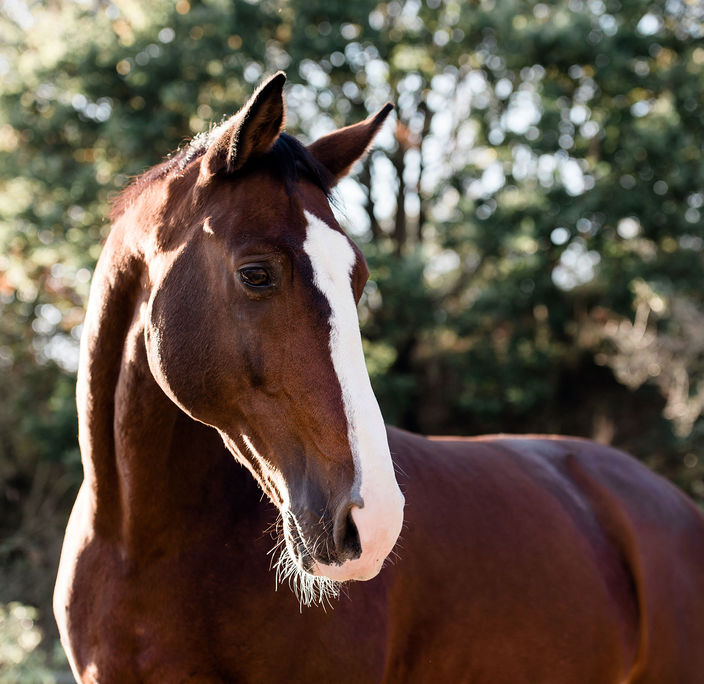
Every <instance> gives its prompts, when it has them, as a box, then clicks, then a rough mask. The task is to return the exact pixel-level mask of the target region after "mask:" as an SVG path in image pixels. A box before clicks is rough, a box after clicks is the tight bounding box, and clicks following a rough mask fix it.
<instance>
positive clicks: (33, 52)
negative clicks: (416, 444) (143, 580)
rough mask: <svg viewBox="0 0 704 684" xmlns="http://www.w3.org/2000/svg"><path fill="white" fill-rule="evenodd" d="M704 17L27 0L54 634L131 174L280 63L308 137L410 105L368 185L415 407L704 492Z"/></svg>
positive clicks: (27, 280) (25, 46) (7, 321)
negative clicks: (93, 366)
mask: <svg viewBox="0 0 704 684" xmlns="http://www.w3.org/2000/svg"><path fill="white" fill-rule="evenodd" d="M703 20H704V10H703V9H702V5H701V3H699V2H696V1H694V0H691V1H690V0H675V1H673V2H668V3H666V4H663V3H655V2H649V1H646V0H569V2H547V1H546V2H538V3H536V2H532V1H530V2H519V1H518V0H483V1H481V2H480V1H462V2H460V0H424V1H423V2H421V0H392V1H391V2H377V1H371V0H360V1H358V2H338V1H336V0H325V2H322V1H321V0H307V1H306V2H301V1H298V0H259V1H257V0H199V1H197V0H193V1H189V0H177V2H175V3H173V2H171V1H170V0H169V1H167V0H155V1H154V2H150V3H138V2H136V1H135V0H121V1H120V2H114V3H113V2H110V1H109V0H99V1H98V2H87V1H85V2H82V1H80V0H79V1H76V2H37V3H32V4H28V3H26V2H25V1H24V0H12V1H9V2H5V3H4V4H3V5H2V9H0V82H1V83H2V86H1V87H0V153H1V154H2V165H1V167H0V569H1V570H0V571H1V572H2V578H3V581H2V582H0V602H5V603H7V602H10V601H13V600H17V599H19V600H21V601H23V602H24V603H28V604H32V605H35V606H39V607H40V609H41V616H40V617H41V620H42V623H43V626H44V629H45V631H46V632H47V633H49V634H50V635H51V634H53V632H52V630H53V623H52V620H51V617H50V609H49V605H50V594H51V588H52V584H53V573H54V571H55V567H56V563H57V558H58V549H59V546H60V541H61V535H62V531H63V527H64V524H65V519H66V515H67V513H68V509H69V507H70V503H71V501H72V498H73V495H74V493H75V490H76V487H77V484H78V482H79V480H80V463H79V458H78V454H77V449H76V440H75V431H76V424H75V423H76V417H75V409H74V404H73V383H74V372H75V367H76V359H77V349H78V340H79V338H80V332H81V321H82V315H83V314H82V312H83V308H84V305H85V301H86V297H87V292H88V285H89V281H90V276H91V272H92V268H93V265H94V263H95V260H96V258H97V256H98V254H99V251H100V244H101V241H102V239H104V237H105V235H106V233H107V231H108V229H109V226H108V224H107V222H106V219H105V218H104V217H105V216H106V214H107V210H108V203H109V200H110V198H111V197H112V196H114V195H115V194H116V193H117V192H119V190H120V189H121V188H123V187H124V186H125V185H126V184H127V183H128V182H129V179H130V177H132V176H133V175H134V174H137V173H139V172H140V171H142V170H144V169H146V168H147V167H149V166H151V165H152V164H154V163H156V162H158V161H159V160H161V159H162V158H163V157H164V156H165V155H166V154H168V153H169V152H170V151H172V150H173V149H175V148H176V147H177V146H179V145H180V144H182V143H183V141H184V140H186V139H188V138H189V137H191V136H192V135H194V134H196V133H198V132H200V131H202V130H204V129H206V128H207V126H208V122H211V121H218V120H219V119H220V118H221V117H222V116H225V115H229V114H231V113H232V112H234V111H235V110H236V109H237V108H238V107H239V105H241V104H242V102H243V101H244V100H245V99H246V97H247V96H248V94H249V93H250V92H251V90H252V88H253V86H254V84H255V83H257V82H258V81H259V80H260V78H261V77H262V75H263V74H266V73H270V72H272V71H274V70H276V69H285V70H286V71H287V73H288V77H289V86H288V89H287V98H288V104H289V117H288V126H289V129H290V130H292V131H293V132H295V133H298V134H299V135H301V136H302V137H303V138H305V139H311V138H314V137H316V136H317V135H320V134H321V133H324V132H326V131H328V130H330V129H332V128H334V127H336V126H340V125H344V124H346V123H350V122H353V121H356V120H359V119H360V118H362V117H364V116H366V114H367V112H369V111H372V110H374V108H376V107H378V106H380V105H381V104H383V102H385V101H386V100H392V101H393V102H395V103H396V105H397V126H396V130H395V133H394V134H392V133H391V132H390V131H391V127H390V126H389V127H388V128H387V129H386V130H385V131H384V132H383V133H382V135H381V136H380V140H379V147H378V148H377V150H376V151H374V152H373V153H372V154H371V155H370V156H369V158H368V159H367V160H366V161H365V162H364V163H363V164H361V165H360V166H359V168H358V169H357V171H356V176H355V178H356V180H355V181H344V182H343V183H342V184H341V187H340V195H341V197H342V198H343V200H342V202H341V204H342V205H343V212H342V213H343V217H342V221H343V223H344V224H346V225H347V227H348V228H349V229H350V232H351V233H352V234H353V236H354V237H355V238H356V239H357V240H358V241H359V242H360V244H361V245H362V246H363V248H364V249H365V252H366V254H367V256H368V260H369V263H370V268H371V273H372V278H371V281H370V283H369V285H368V286H367V289H366V292H365V296H364V298H363V301H362V304H361V307H360V317H361V320H362V324H363V330H364V334H365V349H366V351H367V358H368V365H369V369H370V373H371V375H372V380H373V383H374V386H375V389H376V392H377V394H378V396H379V399H380V402H381V404H382V409H383V411H384V413H385V415H386V417H387V419H388V420H389V422H393V423H396V424H400V425H402V426H405V427H408V428H411V429H416V430H420V431H423V432H426V433H443V432H445V433H447V432H454V433H464V434H473V433H480V432H492V431H506V432H508V431H527V432H567V433H573V434H580V435H585V436H588V437H593V438H596V439H599V440H602V441H609V442H612V443H614V444H616V445H618V446H622V447H624V448H627V449H628V450H630V451H631V452H632V453H634V454H635V455H637V456H638V457H639V458H641V459H643V460H645V461H646V462H648V463H649V464H650V465H651V466H653V467H656V468H657V469H659V470H660V471H661V472H662V473H663V474H665V475H667V476H668V477H670V478H671V479H673V480H674V481H675V482H676V483H677V484H678V485H679V486H681V487H683V488H684V489H685V490H686V491H687V492H688V493H689V494H690V495H692V496H694V497H695V498H696V499H697V500H698V501H699V502H702V501H704V462H703V461H702V458H701V456H700V454H701V452H702V449H701V447H702V443H703V442H704V421H702V419H701V415H700V414H701V409H702V407H703V406H704V301H703V299H704V294H703V291H702V282H704V260H703V258H702V257H703V250H704V225H703V223H704V222H703V221H702V212H703V211H704V208H703V207H704V161H703V159H704V155H703V154H702V152H703V149H702V147H703V142H704V136H703V135H702V131H704V95H703V93H704V41H703V40H702V35H703V34H702V22H703ZM0 631H1V630H0Z"/></svg>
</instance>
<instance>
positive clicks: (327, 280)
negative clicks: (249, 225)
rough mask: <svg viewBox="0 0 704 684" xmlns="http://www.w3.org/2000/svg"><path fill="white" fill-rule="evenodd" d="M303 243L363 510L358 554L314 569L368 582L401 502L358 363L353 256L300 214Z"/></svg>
mask: <svg viewBox="0 0 704 684" xmlns="http://www.w3.org/2000/svg"><path fill="white" fill-rule="evenodd" d="M304 213H305V216H306V219H307V220H308V225H307V231H306V240H305V242H304V243H303V249H304V250H305V252H306V254H307V255H308V258H309V259H310V262H311V265H312V267H313V276H314V282H315V285H316V287H317V288H318V289H319V290H320V291H321V292H322V294H323V295H324V296H325V298H326V299H327V301H328V304H329V305H330V311H331V313H330V321H329V323H330V355H331V358H332V364H333V367H334V369H335V373H336V374H337V377H338V380H339V382H340V387H341V388H342V400H343V404H344V409H345V415H346V417H347V426H348V428H347V437H348V440H349V444H350V448H351V451H352V456H353V458H354V464H355V484H357V485H359V486H360V490H359V493H360V496H361V497H362V501H363V502H364V505H363V507H361V508H358V507H355V508H353V509H352V511H351V515H352V520H353V521H354V523H355V525H356V526H357V531H358V532H359V539H360V542H361V545H362V553H361V555H360V557H359V558H357V559H355V560H351V561H347V562H345V563H343V564H342V565H322V564H318V565H317V567H316V574H320V575H324V576H325V577H330V578H331V579H338V580H348V579H370V578H371V577H374V576H375V575H376V574H377V573H378V572H379V570H380V569H381V565H382V563H383V562H384V559H385V558H386V556H387V555H388V554H389V552H390V551H391V549H392V548H393V546H394V544H395V543H396V540H397V539H398V535H399V533H400V531H401V525H402V523H403V504H404V499H403V495H402V494H401V491H400V489H399V488H398V484H397V483H396V477H395V475H394V469H393V464H392V462H391V454H390V453H389V444H388V440H387V438H386V429H385V427H384V420H383V418H382V416H381V411H380V409H379V404H378V403H377V401H376V397H375V396H374V393H373V392H372V386H371V383H370V381H369V375H368V374H367V368H366V365H365V363H364V352H363V350H362V338H361V335H360V332H359V319H358V318H357V307H356V305H355V301H354V295H353V292H352V282H351V274H352V269H353V267H354V264H355V260H356V257H355V252H354V250H353V249H352V246H351V245H350V243H349V241H348V239H347V238H346V237H345V236H344V235H343V234H342V233H339V232H338V231H336V230H333V229H332V228H331V227H330V226H328V225H327V224H326V223H325V222H324V221H322V220H321V219H319V218H318V217H317V216H314V215H313V214H311V213H310V212H308V211H305V212H304Z"/></svg>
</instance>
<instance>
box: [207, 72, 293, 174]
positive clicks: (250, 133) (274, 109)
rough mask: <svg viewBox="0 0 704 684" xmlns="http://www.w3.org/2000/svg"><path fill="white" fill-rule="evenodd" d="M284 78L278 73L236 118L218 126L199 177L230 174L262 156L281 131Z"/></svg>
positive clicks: (284, 114) (265, 83)
mask: <svg viewBox="0 0 704 684" xmlns="http://www.w3.org/2000/svg"><path fill="white" fill-rule="evenodd" d="M285 82H286V74H284V72H283V71H279V72H278V73H276V74H274V75H273V76H272V77H271V78H270V79H268V80H267V81H264V83H262V84H261V85H260V86H259V88H257V90H256V92H255V93H254V95H252V97H250V98H249V101H248V102H247V104H246V105H245V106H244V107H242V109H240V111H239V112H237V114H235V115H234V116H232V117H231V118H230V119H228V120H227V121H226V122H225V123H224V124H222V125H220V126H218V128H217V129H215V130H216V131H218V133H217V134H215V137H214V140H213V142H212V143H211V144H210V146H209V147H208V149H207V151H206V153H205V155H204V156H203V160H202V161H201V172H200V173H201V177H204V176H205V177H207V176H210V175H213V174H216V173H234V172H235V171H237V170H238V169H241V168H242V167H243V166H244V164H245V163H246V162H247V160H248V159H251V158H252V157H257V156H259V155H262V154H266V153H267V152H268V151H269V150H270V149H271V147H272V145H273V144H274V143H275V142H276V139H277V138H278V137H279V133H281V129H282V128H283V127H284V120H285V118H286V107H285V105H284V98H283V88H284V83H285Z"/></svg>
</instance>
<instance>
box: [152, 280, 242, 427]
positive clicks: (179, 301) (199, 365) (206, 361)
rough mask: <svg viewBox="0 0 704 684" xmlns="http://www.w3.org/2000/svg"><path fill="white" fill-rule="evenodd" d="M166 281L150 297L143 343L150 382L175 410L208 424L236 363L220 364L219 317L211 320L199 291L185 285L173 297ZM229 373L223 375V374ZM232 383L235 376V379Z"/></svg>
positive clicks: (221, 335) (202, 295) (218, 406)
mask: <svg viewBox="0 0 704 684" xmlns="http://www.w3.org/2000/svg"><path fill="white" fill-rule="evenodd" d="M172 285H173V283H169V282H168V281H167V282H165V283H163V284H162V287H160V288H159V290H158V291H157V292H156V293H155V295H153V296H152V298H151V300H150V303H149V307H148V313H147V324H146V326H145V341H146V347H147V357H148V359H149V366H150V369H151V371H152V374H153V375H154V377H155V379H156V380H157V382H158V383H159V385H160V386H161V387H162V389H163V390H164V391H165V392H166V394H168V395H169V396H170V397H171V398H172V399H173V400H174V401H175V402H176V403H177V404H178V405H179V406H180V407H181V408H183V409H184V410H185V411H186V412H187V413H189V414H190V415H192V416H193V417H194V418H197V419H198V420H202V421H203V422H207V423H213V419H214V417H215V415H216V414H217V413H218V410H219V409H220V408H221V407H222V404H223V402H224V400H225V397H226V396H227V394H229V393H230V392H231V391H232V389H233V388H230V387H229V384H230V383H231V378H232V376H233V374H232V370H235V369H233V364H234V363H235V362H236V359H233V358H229V359H226V361H227V362H225V361H224V360H223V358H222V349H221V347H222V345H221V344H219V343H218V339H220V338H222V337H223V335H224V334H225V332H224V331H223V330H222V327H223V320H222V317H219V316H216V315H213V311H212V309H211V307H209V306H208V305H207V302H208V297H207V294H208V293H207V292H205V291H204V288H203V287H202V286H200V285H198V284H195V283H191V287H189V288H188V289H187V290H181V291H180V292H179V296H176V297H175V296H173V294H171V293H170V289H171V287H172ZM228 369H229V372H228ZM235 377H236V376H235Z"/></svg>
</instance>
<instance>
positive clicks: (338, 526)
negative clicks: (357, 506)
mask: <svg viewBox="0 0 704 684" xmlns="http://www.w3.org/2000/svg"><path fill="white" fill-rule="evenodd" d="M334 536H335V549H336V551H337V558H338V560H339V561H340V562H344V561H346V560H353V559H355V558H359V556H360V555H361V553H362V544H361V542H360V541H359V532H358V531H357V525H355V524H354V520H352V507H351V506H349V507H345V508H344V509H343V510H342V511H341V512H340V514H339V516H338V520H336V521H335V531H334Z"/></svg>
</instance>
